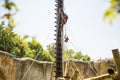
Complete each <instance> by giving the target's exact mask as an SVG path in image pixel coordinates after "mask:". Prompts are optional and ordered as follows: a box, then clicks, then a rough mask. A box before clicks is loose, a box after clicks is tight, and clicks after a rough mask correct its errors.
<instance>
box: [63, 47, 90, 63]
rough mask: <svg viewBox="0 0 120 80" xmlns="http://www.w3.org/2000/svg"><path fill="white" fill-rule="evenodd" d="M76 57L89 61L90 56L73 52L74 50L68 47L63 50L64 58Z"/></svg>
mask: <svg viewBox="0 0 120 80" xmlns="http://www.w3.org/2000/svg"><path fill="white" fill-rule="evenodd" d="M70 58H72V59H77V60H81V61H90V56H88V55H87V54H86V55H83V54H82V53H81V52H75V51H74V50H72V49H70V50H67V51H65V52H64V59H70Z"/></svg>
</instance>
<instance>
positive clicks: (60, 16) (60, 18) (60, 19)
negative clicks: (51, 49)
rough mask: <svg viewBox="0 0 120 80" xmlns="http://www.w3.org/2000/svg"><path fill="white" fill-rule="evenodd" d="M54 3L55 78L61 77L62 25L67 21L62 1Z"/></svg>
mask: <svg viewBox="0 0 120 80" xmlns="http://www.w3.org/2000/svg"><path fill="white" fill-rule="evenodd" d="M55 2H56V5H55V6H56V7H57V8H56V9H55V10H56V13H55V14H56V17H55V19H56V21H55V23H56V25H55V27H56V30H55V32H56V34H55V36H56V38H55V40H56V48H55V49H56V52H55V54H56V56H55V58H56V61H55V64H56V65H55V69H56V70H55V74H56V75H55V77H56V78H57V77H63V58H62V55H63V49H62V46H63V27H64V24H66V22H67V19H68V16H67V15H66V14H65V13H64V10H63V3H64V2H63V0H55Z"/></svg>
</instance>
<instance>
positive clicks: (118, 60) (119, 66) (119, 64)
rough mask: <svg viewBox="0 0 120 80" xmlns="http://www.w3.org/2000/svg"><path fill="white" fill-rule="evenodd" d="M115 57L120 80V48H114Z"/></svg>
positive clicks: (119, 79)
mask: <svg viewBox="0 0 120 80" xmlns="http://www.w3.org/2000/svg"><path fill="white" fill-rule="evenodd" d="M112 53H113V57H114V60H115V63H116V68H117V73H118V80H120V53H119V50H118V49H114V50H112Z"/></svg>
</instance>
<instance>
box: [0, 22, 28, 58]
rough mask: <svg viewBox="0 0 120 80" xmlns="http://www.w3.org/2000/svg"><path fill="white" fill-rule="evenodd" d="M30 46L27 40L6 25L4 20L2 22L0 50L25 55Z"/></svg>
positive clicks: (0, 26)
mask: <svg viewBox="0 0 120 80" xmlns="http://www.w3.org/2000/svg"><path fill="white" fill-rule="evenodd" d="M28 48H29V47H28V44H27V42H26V41H25V40H24V39H23V38H21V37H20V35H18V34H16V33H15V32H13V31H12V29H11V28H10V27H9V26H4V22H2V23H1V24H0V50H3V51H7V52H9V53H11V54H15V55H17V57H23V56H24V54H25V53H26V52H27V49H28Z"/></svg>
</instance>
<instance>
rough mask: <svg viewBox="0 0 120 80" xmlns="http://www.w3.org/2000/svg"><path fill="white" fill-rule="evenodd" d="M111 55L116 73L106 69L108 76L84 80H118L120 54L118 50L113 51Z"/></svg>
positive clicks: (119, 74)
mask: <svg viewBox="0 0 120 80" xmlns="http://www.w3.org/2000/svg"><path fill="white" fill-rule="evenodd" d="M112 54H113V57H114V61H115V64H116V68H117V71H116V72H115V71H114V70H113V69H108V74H104V75H100V76H97V77H92V78H87V79H84V80H104V79H105V80H107V79H108V80H109V79H112V80H120V52H119V50H118V49H113V50H112Z"/></svg>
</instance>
